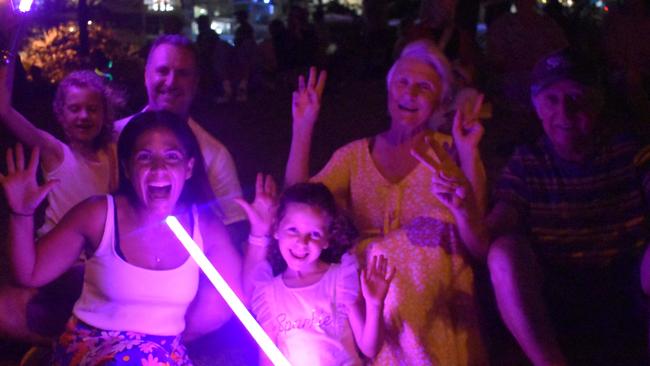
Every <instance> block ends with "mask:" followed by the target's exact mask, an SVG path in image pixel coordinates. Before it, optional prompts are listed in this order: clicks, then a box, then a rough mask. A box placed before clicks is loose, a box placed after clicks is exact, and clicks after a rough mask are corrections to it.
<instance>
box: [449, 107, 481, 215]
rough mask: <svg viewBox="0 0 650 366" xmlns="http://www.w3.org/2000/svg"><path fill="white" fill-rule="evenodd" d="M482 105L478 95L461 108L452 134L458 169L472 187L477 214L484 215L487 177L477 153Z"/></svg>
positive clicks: (457, 113) (455, 118) (456, 116)
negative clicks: (469, 103)
mask: <svg viewBox="0 0 650 366" xmlns="http://www.w3.org/2000/svg"><path fill="white" fill-rule="evenodd" d="M482 105H483V94H479V96H478V97H477V98H476V99H475V100H474V103H473V104H472V105H466V106H461V108H459V109H458V110H457V111H456V115H455V116H454V124H453V129H452V134H453V137H454V145H455V146H456V150H457V151H458V157H459V159H460V168H461V170H462V171H463V174H464V175H465V177H467V180H468V181H469V182H470V185H471V186H472V189H473V191H474V198H475V200H476V205H477V208H478V209H479V213H480V214H481V215H484V214H485V211H486V209H487V175H486V173H485V166H484V165H483V160H482V159H481V153H480V151H479V143H480V142H481V138H482V137H483V132H484V130H483V126H482V125H481V123H480V121H479V114H480V112H481V106H482Z"/></svg>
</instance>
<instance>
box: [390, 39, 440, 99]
mask: <svg viewBox="0 0 650 366" xmlns="http://www.w3.org/2000/svg"><path fill="white" fill-rule="evenodd" d="M404 59H415V60H418V61H421V62H424V63H426V64H428V65H429V66H431V67H432V68H433V69H434V70H435V72H436V73H437V74H438V76H439V77H440V83H441V85H442V93H441V101H442V102H443V103H444V102H447V101H448V100H449V97H450V94H451V92H452V83H453V74H452V71H451V65H450V64H449V60H447V57H446V56H445V55H444V54H443V53H442V51H440V49H439V48H438V46H437V45H436V44H435V42H433V41H430V40H428V39H419V40H416V41H413V42H411V43H409V44H407V45H406V47H404V49H403V50H402V53H400V56H399V58H398V59H397V60H395V62H394V63H393V66H391V68H390V70H389V71H388V75H387V76H386V82H387V83H388V84H389V85H390V82H391V80H392V79H393V74H394V73H395V68H396V67H397V64H398V63H399V62H400V61H402V60H404Z"/></svg>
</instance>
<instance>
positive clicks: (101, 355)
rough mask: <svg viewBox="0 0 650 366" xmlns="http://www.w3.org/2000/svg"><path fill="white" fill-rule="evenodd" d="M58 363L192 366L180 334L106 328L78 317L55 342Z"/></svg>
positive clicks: (59, 365) (69, 365)
mask: <svg viewBox="0 0 650 366" xmlns="http://www.w3.org/2000/svg"><path fill="white" fill-rule="evenodd" d="M52 364H53V365H56V366H97V365H102V366H103V365H138V366H147V365H152V366H153V365H155V366H192V361H190V359H189V357H188V356H187V352H186V350H185V346H183V344H182V343H181V337H180V336H155V335H149V334H143V333H136V332H123V331H113V330H103V329H98V328H95V327H93V326H90V325H88V324H86V323H84V322H82V321H81V320H79V319H77V318H76V317H74V316H73V317H72V318H70V320H69V321H68V324H67V325H66V329H65V332H64V333H63V334H62V335H61V337H60V338H59V340H58V342H57V343H56V344H55V346H54V355H53V360H52Z"/></svg>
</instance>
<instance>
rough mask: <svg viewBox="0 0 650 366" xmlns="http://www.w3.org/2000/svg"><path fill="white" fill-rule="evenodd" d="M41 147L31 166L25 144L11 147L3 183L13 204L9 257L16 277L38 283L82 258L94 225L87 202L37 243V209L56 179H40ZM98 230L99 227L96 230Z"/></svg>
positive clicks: (0, 177)
mask: <svg viewBox="0 0 650 366" xmlns="http://www.w3.org/2000/svg"><path fill="white" fill-rule="evenodd" d="M38 158H39V151H38V148H35V149H34V150H33V151H32V156H31V158H30V160H29V163H28V165H27V166H25V155H24V153H23V149H22V146H21V145H17V147H16V149H15V155H14V151H13V150H12V149H9V150H8V153H7V170H8V174H7V175H6V176H5V175H1V174H0V183H1V184H2V187H3V189H4V192H5V196H6V198H7V202H8V204H9V210H10V212H9V236H8V239H9V258H10V261H11V268H12V272H13V275H14V278H15V280H16V281H17V282H18V283H19V284H21V285H23V286H28V287H38V286H42V285H45V284H47V283H48V282H50V281H52V280H54V279H55V278H57V277H58V276H59V275H61V274H62V273H63V272H65V271H66V270H67V269H68V268H70V266H72V264H74V262H75V261H76V260H77V258H79V254H80V253H81V250H82V249H83V248H84V244H85V243H86V242H88V240H87V238H88V237H89V233H90V232H92V230H93V228H94V225H93V222H92V218H93V217H94V216H95V215H94V214H93V213H92V212H87V210H85V209H84V205H85V206H89V205H88V204H86V202H84V203H82V204H80V205H78V206H76V207H75V208H73V209H72V210H71V211H70V212H68V214H66V215H65V216H64V218H63V219H62V220H61V222H60V223H59V225H57V227H56V228H55V229H53V230H52V231H51V232H49V233H48V234H47V235H45V236H44V237H43V238H42V239H41V240H39V242H38V243H36V244H35V243H34V212H35V210H36V208H37V207H38V205H39V204H40V202H41V201H42V200H43V199H44V198H45V196H46V195H47V193H48V192H49V191H50V190H51V189H52V187H53V186H54V184H56V182H54V181H50V182H47V183H45V184H44V185H43V186H39V185H38V183H37V182H36V170H37V166H38ZM95 231H97V230H95Z"/></svg>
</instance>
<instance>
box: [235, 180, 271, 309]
mask: <svg viewBox="0 0 650 366" xmlns="http://www.w3.org/2000/svg"><path fill="white" fill-rule="evenodd" d="M276 196H277V186H276V184H275V181H274V180H273V178H272V177H271V176H270V175H267V176H266V177H264V175H263V174H262V173H258V174H257V178H256V180H255V200H254V201H253V203H248V202H246V201H244V200H242V199H237V200H236V202H237V203H239V205H240V206H241V207H242V209H243V210H244V212H246V216H248V221H249V222H250V225H251V231H250V235H249V237H248V246H247V248H246V251H245V253H246V254H245V257H244V273H243V282H244V296H245V299H246V301H245V302H248V300H249V299H250V297H251V295H252V293H253V290H254V287H255V276H256V269H257V268H258V267H259V264H260V263H261V262H263V261H265V260H266V256H267V254H268V248H269V245H270V243H271V234H272V233H271V226H272V224H273V215H274V209H275V207H274V205H275V199H276Z"/></svg>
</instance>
